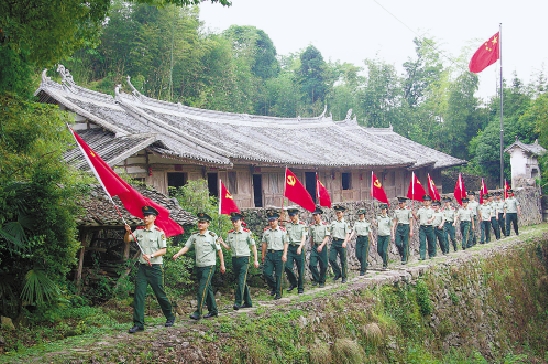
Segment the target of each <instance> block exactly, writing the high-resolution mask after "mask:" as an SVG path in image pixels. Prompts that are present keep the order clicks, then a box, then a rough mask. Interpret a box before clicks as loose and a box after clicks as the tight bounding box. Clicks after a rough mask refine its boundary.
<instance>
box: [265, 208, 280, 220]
mask: <svg viewBox="0 0 548 364" xmlns="http://www.w3.org/2000/svg"><path fill="white" fill-rule="evenodd" d="M279 217H280V214H279V213H278V211H275V210H268V211H267V212H266V218H267V219H268V221H274V220H276V219H278V218H279Z"/></svg>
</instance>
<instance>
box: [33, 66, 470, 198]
mask: <svg viewBox="0 0 548 364" xmlns="http://www.w3.org/2000/svg"><path fill="white" fill-rule="evenodd" d="M58 71H60V74H61V76H62V83H61V84H59V83H56V82H54V81H53V80H51V78H49V77H47V76H46V74H45V72H44V74H43V77H42V84H41V86H40V87H39V88H38V90H37V91H36V96H37V97H38V98H39V99H40V100H41V101H42V102H46V103H52V104H56V105H59V107H60V108H61V109H65V110H69V111H70V112H73V113H74V120H75V123H76V124H75V125H74V129H75V130H76V131H77V132H78V133H79V134H80V136H81V137H82V138H83V139H84V140H86V142H87V143H88V144H89V145H90V146H91V148H93V149H94V150H96V151H97V152H98V153H99V154H100V155H101V157H102V158H103V159H104V160H105V161H106V162H107V163H108V164H109V165H111V166H114V168H115V169H118V170H123V171H124V172H126V173H128V174H130V175H131V176H133V177H134V178H135V179H138V180H141V181H144V182H145V183H146V184H148V185H153V186H154V187H155V188H156V189H157V190H158V191H159V192H162V193H167V190H168V186H174V187H178V186H182V185H184V184H185V183H186V182H187V181H189V180H196V179H201V178H203V179H206V180H207V181H208V185H209V189H210V192H211V194H217V192H218V191H217V190H218V179H219V178H220V179H222V180H223V181H224V183H225V185H226V186H227V187H228V189H229V190H230V192H231V193H232V195H233V196H234V199H235V201H236V203H237V204H238V205H239V206H240V207H242V208H246V207H263V206H266V205H281V204H282V200H283V192H284V191H283V188H284V171H285V167H288V168H290V169H291V170H292V171H294V172H295V173H296V174H297V176H298V177H299V179H300V180H301V181H302V182H303V184H305V186H306V188H307V189H308V190H309V192H310V193H311V195H312V196H315V195H316V194H315V189H316V183H315V181H316V173H318V176H319V179H320V181H321V182H322V183H323V184H324V185H325V186H326V187H327V188H328V190H329V191H330V193H331V197H332V201H333V202H335V203H336V202H352V201H362V200H371V196H370V186H371V172H372V171H374V172H375V174H376V176H377V177H378V178H379V179H380V180H381V182H382V183H383V185H384V188H385V190H386V193H387V195H388V196H389V197H394V196H397V195H402V194H405V193H406V192H407V186H408V183H409V178H410V175H411V171H415V172H416V173H417V175H418V177H419V179H420V180H421V181H423V183H426V174H427V173H430V175H431V177H432V178H433V180H434V181H435V182H437V183H438V184H439V186H438V188H439V189H441V184H440V180H441V178H440V172H441V170H443V169H444V168H448V167H451V166H455V165H460V164H463V163H465V161H463V160H460V159H457V158H453V157H452V156H450V155H448V154H445V153H442V152H439V151H437V150H434V149H431V148H428V147H425V146H423V145H421V144H418V143H415V142H413V141H411V140H409V139H406V138H403V137H402V136H400V135H398V134H397V133H395V132H394V131H393V130H392V128H387V129H375V128H363V127H360V126H358V124H357V122H356V119H355V117H354V118H352V112H351V110H350V111H349V112H348V114H347V116H346V118H345V119H344V120H341V121H334V120H332V118H331V116H329V115H327V113H326V110H324V112H323V113H322V115H320V116H318V117H315V118H299V117H297V118H275V117H265V116H254V115H243V114H235V113H229V112H222V111H214V110H203V109H197V108H192V107H187V106H183V105H181V104H178V103H171V102H166V101H161V100H155V99H151V98H148V97H145V96H143V95H141V94H140V93H139V92H138V91H137V90H136V89H135V88H134V87H133V86H132V85H131V82H130V80H129V79H128V81H127V84H128V87H129V88H131V89H132V90H133V91H132V92H131V93H124V92H123V91H122V87H121V86H118V87H116V89H115V96H114V97H113V96H110V95H105V94H101V93H98V92H95V91H92V90H89V89H86V88H83V87H80V86H78V85H77V84H76V83H75V82H74V80H73V79H72V76H70V74H69V73H68V71H67V70H65V69H64V67H62V66H60V67H59V69H58ZM66 159H67V160H68V161H69V162H70V163H74V164H76V165H77V166H81V167H83V168H85V167H86V165H85V161H84V160H83V158H82V156H81V155H80V152H79V151H78V150H74V152H72V153H69V154H68V155H67V157H66Z"/></svg>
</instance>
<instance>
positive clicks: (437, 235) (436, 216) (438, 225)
mask: <svg viewBox="0 0 548 364" xmlns="http://www.w3.org/2000/svg"><path fill="white" fill-rule="evenodd" d="M440 205H441V204H440V202H439V201H434V202H432V210H433V211H434V213H433V214H432V229H433V230H434V245H436V240H437V242H438V244H439V246H440V249H441V253H442V254H443V255H447V254H449V245H447V246H446V245H445V239H444V238H443V225H445V221H444V218H443V212H441V210H440Z"/></svg>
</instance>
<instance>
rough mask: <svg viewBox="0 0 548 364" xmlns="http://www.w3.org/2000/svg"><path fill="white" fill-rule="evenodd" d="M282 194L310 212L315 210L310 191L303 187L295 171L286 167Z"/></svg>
mask: <svg viewBox="0 0 548 364" xmlns="http://www.w3.org/2000/svg"><path fill="white" fill-rule="evenodd" d="M284 196H285V197H287V198H288V199H289V201H293V202H295V203H296V204H297V205H300V206H302V207H304V208H305V209H307V210H308V211H310V212H314V211H315V210H316V204H314V200H312V197H311V196H310V193H308V191H307V190H306V188H304V186H303V185H302V183H301V181H299V179H298V178H297V176H296V175H295V173H293V172H291V171H290V170H289V169H288V168H286V169H285V191H284Z"/></svg>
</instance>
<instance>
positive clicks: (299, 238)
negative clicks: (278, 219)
mask: <svg viewBox="0 0 548 364" xmlns="http://www.w3.org/2000/svg"><path fill="white" fill-rule="evenodd" d="M287 214H288V215H289V223H287V224H286V225H285V229H286V230H287V240H288V242H289V247H288V248H287V262H285V274H286V275H287V280H288V281H289V288H288V289H287V291H288V292H290V291H292V290H293V289H295V287H296V288H297V292H298V293H303V292H304V285H303V281H304V265H305V262H304V256H305V252H304V251H303V250H304V248H305V244H306V236H307V227H306V224H305V223H304V222H302V221H299V209H298V208H297V207H288V208H287ZM293 263H295V264H296V265H297V276H295V272H294V270H293Z"/></svg>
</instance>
